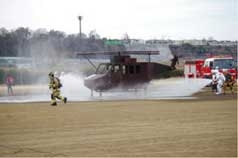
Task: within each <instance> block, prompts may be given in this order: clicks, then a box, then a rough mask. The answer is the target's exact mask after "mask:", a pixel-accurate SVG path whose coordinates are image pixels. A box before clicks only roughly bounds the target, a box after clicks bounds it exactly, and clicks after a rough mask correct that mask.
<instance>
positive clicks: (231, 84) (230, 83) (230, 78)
mask: <svg viewBox="0 0 238 158" xmlns="http://www.w3.org/2000/svg"><path fill="white" fill-rule="evenodd" d="M225 77H226V81H225V83H224V88H223V92H224V94H226V88H228V87H229V88H230V90H231V93H232V94H233V93H234V90H233V87H234V84H235V78H234V77H233V76H232V75H231V74H230V73H229V72H226V73H225Z"/></svg>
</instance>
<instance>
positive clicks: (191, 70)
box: [184, 59, 204, 78]
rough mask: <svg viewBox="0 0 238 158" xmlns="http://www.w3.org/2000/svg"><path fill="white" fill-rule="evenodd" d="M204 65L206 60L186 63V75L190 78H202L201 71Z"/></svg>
mask: <svg viewBox="0 0 238 158" xmlns="http://www.w3.org/2000/svg"><path fill="white" fill-rule="evenodd" d="M203 65H204V60H202V59H197V60H189V61H185V64H184V75H185V77H188V78H195V77H196V78H201V77H202V74H201V69H202V66H203Z"/></svg>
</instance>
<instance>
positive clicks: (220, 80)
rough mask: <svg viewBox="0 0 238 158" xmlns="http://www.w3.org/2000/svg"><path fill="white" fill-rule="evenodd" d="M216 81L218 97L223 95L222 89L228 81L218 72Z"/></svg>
mask: <svg viewBox="0 0 238 158" xmlns="http://www.w3.org/2000/svg"><path fill="white" fill-rule="evenodd" d="M216 79H217V92H216V94H217V95H220V94H222V88H223V85H224V82H225V81H226V78H225V76H224V74H223V73H222V72H220V71H218V70H217V71H216Z"/></svg>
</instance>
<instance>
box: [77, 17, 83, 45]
mask: <svg viewBox="0 0 238 158" xmlns="http://www.w3.org/2000/svg"><path fill="white" fill-rule="evenodd" d="M78 19H79V37H80V40H81V38H82V32H81V21H82V19H83V17H82V16H78Z"/></svg>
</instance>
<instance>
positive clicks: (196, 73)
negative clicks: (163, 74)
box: [184, 56, 237, 79]
mask: <svg viewBox="0 0 238 158" xmlns="http://www.w3.org/2000/svg"><path fill="white" fill-rule="evenodd" d="M215 69H218V70H219V71H221V72H229V73H230V74H231V76H232V77H233V78H236V79H237V64H236V62H235V61H234V58H232V57H231V56H213V57H209V58H207V59H205V60H203V59H197V60H190V61H185V64H184V75H185V77H188V78H191V77H197V78H211V77H212V72H213V71H214V70H215Z"/></svg>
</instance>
